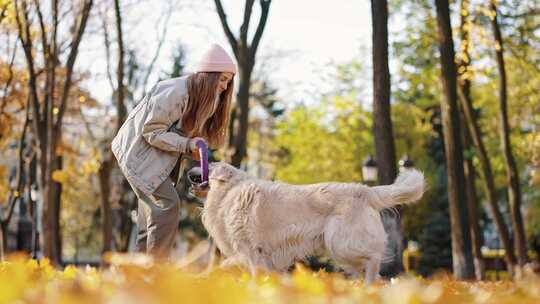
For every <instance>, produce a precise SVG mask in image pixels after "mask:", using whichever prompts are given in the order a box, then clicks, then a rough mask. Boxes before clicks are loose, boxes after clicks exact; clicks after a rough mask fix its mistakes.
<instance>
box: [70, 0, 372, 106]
mask: <svg viewBox="0 0 540 304" xmlns="http://www.w3.org/2000/svg"><path fill="white" fill-rule="evenodd" d="M132 2H133V3H128V4H126V5H125V6H124V22H123V26H124V31H125V33H126V37H125V38H124V39H125V40H126V45H129V46H132V47H134V48H136V49H138V52H139V60H140V61H141V62H142V64H144V65H148V64H150V61H151V58H152V56H153V54H154V53H155V50H156V48H157V44H158V42H157V41H158V35H161V34H162V33H163V28H164V26H163V25H164V24H168V26H167V32H166V40H165V42H164V43H163V46H162V48H161V52H160V56H159V58H158V60H157V61H156V66H155V70H154V73H153V74H152V76H151V77H150V79H149V82H148V85H147V88H148V87H149V86H151V85H152V84H153V83H155V81H157V79H158V77H159V75H162V72H163V71H166V70H170V67H171V65H172V52H173V50H174V47H175V45H176V44H177V43H178V41H181V43H182V44H183V45H184V46H185V48H186V51H187V67H186V69H187V70H188V71H189V70H191V69H193V66H194V64H195V63H196V62H197V60H198V58H200V57H201V55H202V53H203V52H204V51H205V50H206V48H207V47H208V45H209V44H210V43H214V42H215V43H218V44H220V45H222V46H223V47H224V48H225V49H226V50H227V51H229V53H230V54H231V55H232V51H231V49H230V46H229V43H228V41H227V39H226V37H225V34H224V32H223V28H222V26H221V24H220V21H219V17H218V15H217V13H216V10H215V4H214V1H213V0H199V1H193V0H191V1H189V0H176V1H162V0H152V1H150V0H142V1H141V0H133V1H132ZM171 3H172V4H171ZM222 3H223V6H224V9H225V12H226V14H227V17H228V19H229V20H228V21H229V24H230V27H231V30H232V31H233V33H234V34H235V35H238V31H239V28H240V24H241V22H242V18H243V12H244V4H245V1H243V0H242V1H241V0H222ZM101 11H104V12H106V13H107V14H108V15H109V17H110V22H111V26H113V24H112V22H114V9H113V7H99V8H97V10H96V11H95V12H94V13H97V12H101ZM168 11H170V12H171V15H170V19H169V20H168V22H166V14H165V13H164V12H168ZM370 15H371V13H370V2H369V1H367V0H366V1H358V0H334V1H325V0H273V1H272V4H271V6H270V13H269V16H268V20H267V24H266V27H265V30H264V34H263V36H262V40H261V43H260V45H259V48H258V52H257V59H256V60H259V63H261V62H264V64H263V65H261V67H260V69H261V70H263V71H264V73H265V74H267V75H268V77H269V78H270V80H271V83H272V84H273V86H274V87H276V88H277V89H278V96H280V97H281V98H282V99H284V100H287V101H291V102H302V101H306V100H308V101H309V99H313V98H314V94H316V93H321V92H324V91H326V90H328V89H329V83H328V81H327V79H325V77H323V75H324V74H325V73H327V72H329V71H330V69H331V65H330V64H335V63H345V62H348V61H350V60H352V59H354V58H357V59H361V60H362V58H359V56H360V55H361V54H362V52H361V50H362V49H364V50H366V49H369V48H370V45H371V16H370ZM259 16H260V8H259V4H258V1H255V5H254V8H253V15H252V17H251V24H250V29H251V30H252V31H250V33H249V37H250V39H251V36H252V34H253V32H254V30H255V28H256V25H257V22H258V20H259ZM95 19H97V18H95ZM100 30H101V24H90V25H89V34H88V35H89V36H88V37H87V40H85V44H83V45H82V46H81V48H82V49H81V55H80V57H79V58H80V61H79V62H78V65H79V66H80V67H81V69H82V70H88V71H90V74H91V76H92V77H89V80H88V81H87V82H85V83H84V86H86V87H87V88H88V89H89V90H90V92H91V94H92V95H93V96H94V97H95V98H97V99H98V100H99V101H101V102H103V103H107V101H108V100H110V96H111V87H110V85H109V82H108V81H107V78H106V74H105V72H104V71H106V68H105V66H106V65H105V55H104V47H103V38H102V33H100ZM110 31H111V33H110V35H111V36H113V38H114V28H113V27H111V29H110ZM113 46H114V45H113ZM365 54H367V55H370V53H366V52H364V57H365ZM114 55H115V53H114V50H113V54H112V56H114ZM114 60H115V59H113V62H114ZM365 61H366V62H370V61H371V56H369V57H367V58H365ZM332 66H333V65H332ZM112 72H113V73H114V71H112Z"/></svg>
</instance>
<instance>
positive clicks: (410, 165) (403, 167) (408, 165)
mask: <svg viewBox="0 0 540 304" xmlns="http://www.w3.org/2000/svg"><path fill="white" fill-rule="evenodd" d="M398 164H399V172H405V171H407V170H411V169H414V162H413V161H412V160H411V159H410V158H409V155H407V154H405V155H403V157H401V159H400V160H399V163H398Z"/></svg>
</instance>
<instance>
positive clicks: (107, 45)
mask: <svg viewBox="0 0 540 304" xmlns="http://www.w3.org/2000/svg"><path fill="white" fill-rule="evenodd" d="M101 18H102V20H103V40H104V42H105V58H106V60H107V79H108V80H109V85H110V86H111V88H112V89H113V90H114V82H113V79H112V75H111V42H110V41H109V29H108V23H107V18H108V17H107V11H106V10H104V11H102V13H101Z"/></svg>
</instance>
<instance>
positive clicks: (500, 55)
mask: <svg viewBox="0 0 540 304" xmlns="http://www.w3.org/2000/svg"><path fill="white" fill-rule="evenodd" d="M490 8H491V10H492V11H493V13H495V16H493V18H491V25H492V27H493V35H494V38H495V42H496V46H495V53H496V57H497V68H498V70H499V79H500V81H499V106H500V109H499V121H500V123H499V126H500V130H499V132H500V136H501V149H502V151H503V155H504V164H505V166H506V182H507V183H508V202H509V203H510V213H511V215H512V226H513V228H514V246H515V247H516V248H517V250H518V263H519V265H520V266H523V265H525V263H527V261H528V257H527V241H526V239H525V228H524V225H523V217H522V215H521V191H520V185H519V172H518V169H517V166H516V162H515V160H514V155H513V154H512V144H511V143H510V126H509V124H508V109H507V105H508V93H507V81H506V68H505V66H504V64H505V63H504V48H503V39H502V34H501V30H500V28H499V22H498V21H497V17H498V14H497V7H496V5H495V1H493V0H492V1H491V4H490Z"/></svg>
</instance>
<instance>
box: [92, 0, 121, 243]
mask: <svg viewBox="0 0 540 304" xmlns="http://www.w3.org/2000/svg"><path fill="white" fill-rule="evenodd" d="M114 15H115V28H116V37H117V43H118V63H117V67H116V82H117V83H116V88H115V94H114V96H116V111H117V120H116V126H115V132H114V134H116V132H118V130H120V127H121V126H122V124H123V123H124V120H125V119H126V116H127V109H126V105H125V102H124V93H125V90H124V54H125V51H124V38H123V31H122V11H121V7H120V3H119V0H114ZM104 29H105V32H106V25H104ZM107 43H108V42H107ZM104 146H105V147H107V148H106V149H102V150H103V151H102V160H101V164H100V167H99V170H98V177H99V186H100V190H101V211H102V212H101V216H102V225H103V226H102V234H103V249H102V252H107V251H111V250H112V249H113V230H112V214H111V202H110V193H111V185H110V180H111V171H112V169H113V166H114V164H115V158H114V156H113V155H112V151H111V150H110V149H109V148H108V147H109V144H106V145H104Z"/></svg>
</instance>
